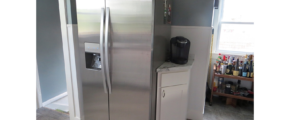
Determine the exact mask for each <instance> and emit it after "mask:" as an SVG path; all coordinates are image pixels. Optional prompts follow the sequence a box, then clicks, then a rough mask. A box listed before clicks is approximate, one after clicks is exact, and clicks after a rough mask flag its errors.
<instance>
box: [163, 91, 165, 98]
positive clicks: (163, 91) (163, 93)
mask: <svg viewBox="0 0 290 120" xmlns="http://www.w3.org/2000/svg"><path fill="white" fill-rule="evenodd" d="M164 97H165V91H164V90H163V98H164Z"/></svg>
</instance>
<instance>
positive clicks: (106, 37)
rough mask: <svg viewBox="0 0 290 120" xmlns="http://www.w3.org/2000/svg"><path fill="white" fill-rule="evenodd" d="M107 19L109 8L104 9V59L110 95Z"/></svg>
mask: <svg viewBox="0 0 290 120" xmlns="http://www.w3.org/2000/svg"><path fill="white" fill-rule="evenodd" d="M109 18H110V8H109V7H107V8H106V21H105V24H106V25H105V58H106V60H105V61H106V63H105V66H106V69H105V70H106V78H107V84H108V90H109V94H111V93H112V88H111V79H110V69H109V67H110V66H109V55H108V54H109V49H108V47H109V45H108V39H109V38H108V37H109V21H110V20H109Z"/></svg>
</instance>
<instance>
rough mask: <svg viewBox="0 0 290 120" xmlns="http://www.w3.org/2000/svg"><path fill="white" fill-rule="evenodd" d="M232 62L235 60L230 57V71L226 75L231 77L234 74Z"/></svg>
mask: <svg viewBox="0 0 290 120" xmlns="http://www.w3.org/2000/svg"><path fill="white" fill-rule="evenodd" d="M232 60H233V57H232V56H230V59H229V63H228V69H229V71H228V72H227V73H226V74H229V75H232V74H233V65H232V63H233V61H232Z"/></svg>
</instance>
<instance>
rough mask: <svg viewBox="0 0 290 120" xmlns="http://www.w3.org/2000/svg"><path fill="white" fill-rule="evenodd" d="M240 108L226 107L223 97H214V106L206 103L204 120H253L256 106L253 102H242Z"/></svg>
mask: <svg viewBox="0 0 290 120" xmlns="http://www.w3.org/2000/svg"><path fill="white" fill-rule="evenodd" d="M240 102H241V103H242V104H241V105H240V106H238V105H237V106H236V107H233V106H231V105H226V101H225V100H224V99H223V98H221V97H213V104H212V106H210V105H209V103H208V102H206V105H205V109H204V115H203V120H253V119H254V105H253V103H252V102H247V101H243V102H242V101H240Z"/></svg>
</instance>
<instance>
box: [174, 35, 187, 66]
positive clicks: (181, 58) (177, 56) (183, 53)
mask: <svg viewBox="0 0 290 120" xmlns="http://www.w3.org/2000/svg"><path fill="white" fill-rule="evenodd" d="M189 48H190V41H189V40H188V39H187V38H185V37H182V36H176V37H173V38H171V40H170V61H171V62H173V63H176V64H186V63H187V61H188V54H189Z"/></svg>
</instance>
